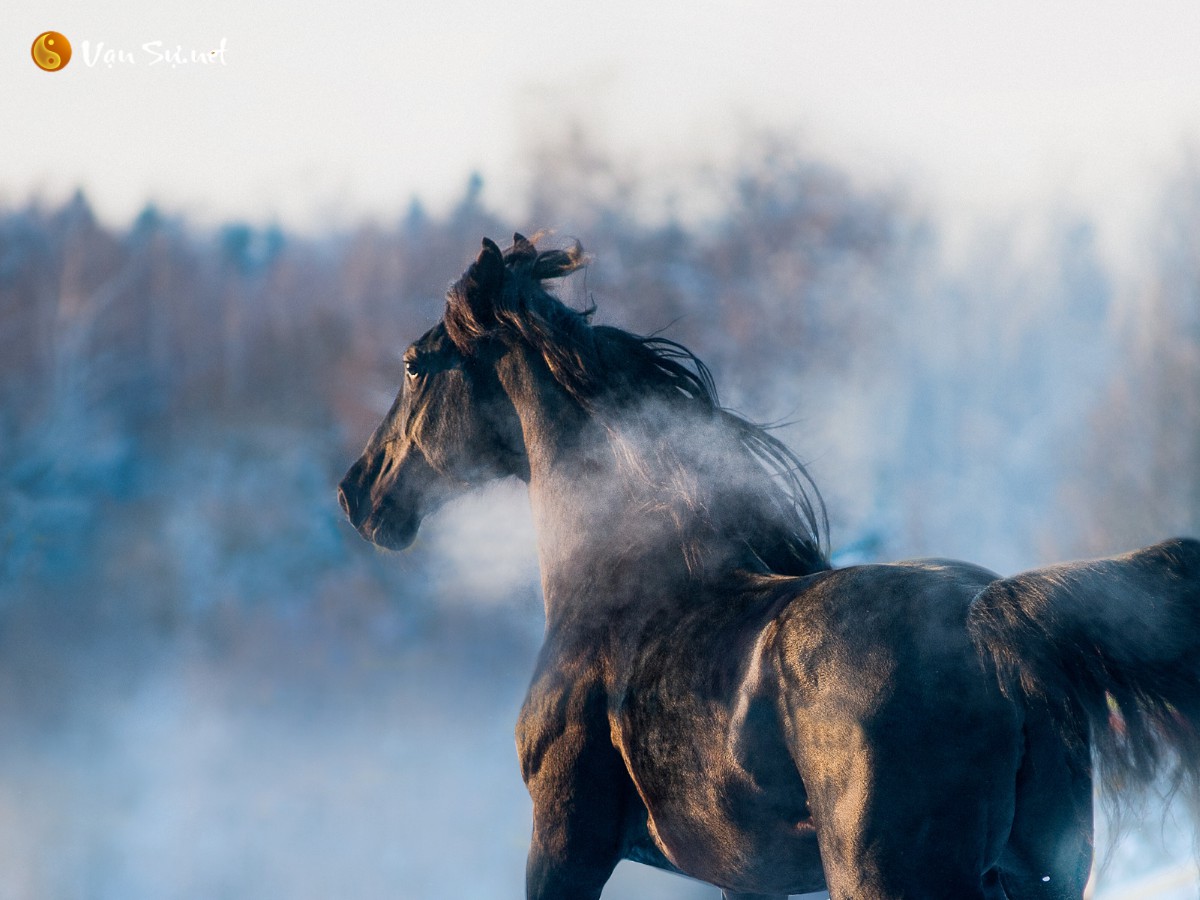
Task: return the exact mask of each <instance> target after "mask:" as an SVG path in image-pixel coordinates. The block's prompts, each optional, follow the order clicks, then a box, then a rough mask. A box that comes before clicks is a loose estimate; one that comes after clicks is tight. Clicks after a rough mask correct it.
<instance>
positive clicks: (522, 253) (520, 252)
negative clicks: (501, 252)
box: [509, 231, 537, 259]
mask: <svg viewBox="0 0 1200 900" xmlns="http://www.w3.org/2000/svg"><path fill="white" fill-rule="evenodd" d="M509 252H510V253H511V254H512V255H513V256H516V257H518V258H520V259H533V258H534V257H536V256H537V248H536V247H535V246H533V241H531V240H529V238H527V237H525V235H523V234H521V232H519V231H518V232H516V233H515V234H514V235H513V245H512V250H511V251H509Z"/></svg>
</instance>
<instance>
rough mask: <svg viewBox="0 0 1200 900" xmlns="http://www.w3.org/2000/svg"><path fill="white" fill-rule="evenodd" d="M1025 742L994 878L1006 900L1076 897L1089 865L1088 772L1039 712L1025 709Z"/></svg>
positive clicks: (1080, 893) (1077, 899)
mask: <svg viewBox="0 0 1200 900" xmlns="http://www.w3.org/2000/svg"><path fill="white" fill-rule="evenodd" d="M1081 740H1083V739H1082V738H1081ZM1026 741H1027V747H1026V750H1025V757H1024V759H1023V760H1022V762H1021V768H1020V770H1019V771H1018V773H1017V792H1016V811H1015V813H1014V815H1013V826H1012V832H1011V834H1010V835H1009V840H1008V846H1007V847H1005V850H1004V853H1003V855H1002V856H1001V858H1000V879H1001V881H1002V882H1003V884H1004V889H1005V891H1006V892H1007V893H1008V896H1009V897H1010V898H1011V900H1080V898H1081V897H1082V896H1083V889H1084V886H1085V885H1086V884H1087V879H1088V873H1089V871H1090V869H1091V865H1092V780H1091V775H1090V773H1089V772H1088V770H1087V768H1086V764H1085V765H1083V766H1081V765H1079V764H1078V763H1076V762H1073V760H1072V757H1071V755H1070V753H1069V751H1068V748H1067V746H1066V745H1065V744H1064V743H1063V740H1062V738H1061V736H1060V735H1059V734H1058V732H1057V730H1056V728H1055V726H1054V724H1053V723H1052V722H1051V721H1050V719H1049V717H1048V716H1047V715H1045V713H1044V712H1039V711H1035V710H1031V712H1030V716H1029V719H1028V720H1027V725H1026ZM1083 746H1086V744H1084V745H1083ZM1081 755H1082V758H1083V759H1084V760H1087V759H1088V758H1089V754H1088V753H1087V751H1086V750H1084V751H1082V754H1081Z"/></svg>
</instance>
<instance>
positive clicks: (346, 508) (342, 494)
mask: <svg viewBox="0 0 1200 900" xmlns="http://www.w3.org/2000/svg"><path fill="white" fill-rule="evenodd" d="M337 496H338V504H339V505H340V506H341V507H342V512H344V513H345V514H346V518H347V519H349V520H350V521H351V522H353V521H354V510H353V509H352V508H351V506H350V498H349V497H348V496H347V495H346V489H345V486H344V485H338V489H337Z"/></svg>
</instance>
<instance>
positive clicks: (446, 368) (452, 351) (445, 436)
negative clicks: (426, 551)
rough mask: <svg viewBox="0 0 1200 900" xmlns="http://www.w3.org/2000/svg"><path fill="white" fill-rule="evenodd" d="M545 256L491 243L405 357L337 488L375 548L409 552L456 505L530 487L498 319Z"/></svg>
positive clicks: (523, 245) (521, 246) (521, 243)
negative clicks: (494, 484)
mask: <svg viewBox="0 0 1200 900" xmlns="http://www.w3.org/2000/svg"><path fill="white" fill-rule="evenodd" d="M538 256H539V254H538V253H537V251H536V250H535V249H534V247H533V244H532V243H531V242H529V241H528V240H526V239H525V238H523V237H521V236H520V235H517V236H516V240H515V241H514V245H513V247H512V249H510V250H509V251H508V252H507V253H502V252H501V251H500V248H499V247H498V246H496V244H495V243H494V242H492V241H491V240H488V239H487V238H485V239H484V241H483V249H482V250H481V251H480V252H479V256H478V258H476V260H475V261H474V262H473V263H472V264H471V265H470V266H469V267H468V268H467V270H466V272H465V273H464V274H463V276H462V277H461V278H460V279H459V280H458V281H457V282H456V283H455V284H454V285H453V287H451V289H450V291H449V292H448V294H447V299H446V312H445V314H444V315H443V317H442V320H441V321H440V322H438V324H437V325H435V326H434V327H433V328H431V329H430V330H429V331H428V332H426V333H425V334H424V335H422V336H421V337H420V338H418V339H417V340H416V341H414V342H413V343H412V344H411V345H410V346H409V347H408V349H407V350H406V351H405V353H404V381H403V384H402V385H401V387H400V391H399V393H398V394H397V395H396V399H395V401H394V402H393V403H392V407H391V409H390V410H389V412H388V414H387V415H386V416H385V417H384V419H383V421H382V422H381V423H380V424H379V427H378V428H377V429H376V430H375V433H374V434H373V435H372V436H371V439H370V440H369V441H368V442H367V446H366V448H365V449H364V450H363V453H362V455H361V456H360V457H359V458H358V460H357V461H356V462H355V463H354V465H353V466H351V467H350V470H349V471H348V472H347V473H346V476H345V478H343V479H342V482H341V484H340V485H339V487H338V499H339V501H340V503H341V505H342V509H343V510H344V511H345V513H346V515H347V517H348V518H349V519H350V522H351V523H352V524H353V525H354V527H355V528H356V529H357V530H358V532H359V533H360V534H361V535H362V536H363V537H365V538H366V539H367V540H369V541H372V542H373V543H375V544H379V545H380V546H383V547H386V548H388V549H393V550H402V549H404V548H405V547H407V546H409V544H411V543H412V542H413V540H414V538H415V537H416V535H417V530H418V528H419V527H420V525H421V520H422V518H423V517H424V516H426V515H428V514H429V513H431V512H433V511H434V510H435V509H437V508H438V507H439V506H441V505H442V504H443V503H445V502H446V501H447V500H449V499H451V498H453V497H455V496H458V495H459V494H462V493H464V492H465V491H467V490H469V489H470V488H472V487H474V486H476V485H479V484H482V483H484V482H486V481H490V480H492V479H495V478H502V477H505V476H510V475H515V476H517V477H521V478H524V479H526V480H528V477H529V474H528V473H529V464H528V460H527V458H526V455H525V445H524V440H523V436H522V433H521V423H520V421H519V420H518V418H517V413H516V410H515V408H514V406H513V403H512V401H511V400H510V399H509V397H508V395H507V394H506V393H505V391H504V389H503V387H502V386H501V383H500V380H499V378H498V376H497V372H496V362H497V360H498V359H499V358H500V357H501V356H502V355H503V354H504V352H505V343H504V340H503V339H502V329H500V328H499V327H498V315H499V310H501V309H502V308H504V307H506V306H510V305H511V304H512V302H513V295H514V294H515V292H516V289H517V282H518V281H519V279H520V277H521V274H522V267H528V265H529V264H530V263H531V262H535V261H536V260H537V258H538Z"/></svg>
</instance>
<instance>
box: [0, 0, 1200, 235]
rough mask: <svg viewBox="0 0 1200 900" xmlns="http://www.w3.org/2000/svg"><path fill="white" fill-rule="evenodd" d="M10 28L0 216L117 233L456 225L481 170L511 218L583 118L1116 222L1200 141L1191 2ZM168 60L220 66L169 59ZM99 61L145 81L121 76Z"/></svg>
mask: <svg viewBox="0 0 1200 900" xmlns="http://www.w3.org/2000/svg"><path fill="white" fill-rule="evenodd" d="M0 16H2V18H0V24H2V28H0V35H2V36H3V53H2V59H0V84H2V85H3V90H2V91H0V121H3V122H4V123H5V125H4V129H3V130H4V132H5V134H4V137H3V138H2V139H0V140H2V141H3V143H0V148H2V151H3V165H2V167H0V200H2V201H4V202H6V203H19V202H21V201H22V200H24V198H26V197H28V196H29V195H31V194H33V193H40V194H41V195H42V196H45V197H47V198H50V199H55V198H58V197H60V196H63V195H65V194H66V193H67V192H69V191H70V190H72V189H73V188H74V187H75V186H82V187H84V188H85V189H86V191H87V192H88V194H89V195H90V196H91V197H92V199H93V202H94V203H95V204H96V206H97V208H98V209H99V210H100V212H101V214H102V215H104V216H105V217H106V218H108V219H110V220H112V221H117V222H121V221H124V220H127V219H128V217H130V216H131V215H133V214H134V212H135V211H136V210H137V209H138V208H140V207H141V206H142V205H143V204H144V203H145V202H146V201H147V200H154V201H157V202H159V203H161V204H163V205H164V206H167V207H169V208H172V209H175V210H179V211H185V212H188V213H190V214H193V215H196V216H199V217H200V218H202V219H203V220H206V221H217V220H221V219H225V218H229V217H245V218H250V219H251V220H256V221H265V220H269V219H278V220H281V221H283V222H284V223H285V224H287V225H290V226H295V227H304V228H311V227H314V226H319V225H320V224H321V223H322V222H326V221H342V222H344V221H347V220H350V219H354V218H356V217H358V216H359V215H362V214H369V215H374V216H378V217H383V218H385V219H390V218H392V217H394V216H397V215H400V214H401V213H402V212H403V210H404V209H405V208H406V207H407V205H408V202H409V200H410V199H411V197H412V196H413V195H419V196H420V197H421V198H422V199H423V200H424V201H425V202H426V203H427V205H429V206H430V207H432V208H434V209H437V208H439V207H440V206H444V204H446V203H448V202H450V201H451V200H452V199H453V198H455V197H457V196H459V195H460V194H461V192H462V190H463V185H464V184H465V182H466V179H467V177H468V175H469V173H470V172H471V171H472V170H478V171H479V172H481V173H482V174H483V176H484V179H485V185H486V195H485V196H486V198H487V199H488V200H489V201H490V202H491V203H493V204H496V205H499V206H501V207H502V208H504V207H505V204H511V203H513V201H514V199H515V198H518V197H520V196H521V194H522V187H523V185H524V183H525V179H526V177H527V174H528V172H527V169H526V167H525V166H524V165H523V164H522V162H521V158H522V151H523V149H524V148H526V147H528V146H529V143H530V134H531V132H536V131H538V130H544V129H548V128H550V127H552V125H553V123H554V122H556V121H559V120H561V119H562V117H563V116H566V115H569V116H573V117H577V118H578V119H580V120H581V121H583V122H585V123H587V124H588V125H589V127H590V128H591V129H592V130H593V131H594V132H596V133H598V134H600V135H602V136H603V139H604V140H605V141H607V142H608V143H609V144H611V146H612V147H614V148H616V150H617V151H618V152H620V153H622V154H625V155H628V156H629V157H630V158H636V159H637V160H638V161H639V164H641V165H644V166H645V167H646V168H647V169H648V170H650V171H655V170H657V171H663V172H665V171H668V170H669V168H670V167H671V166H673V165H675V166H678V165H681V164H690V163H693V162H695V161H697V160H705V159H714V160H717V161H720V160H724V159H728V158H729V156H730V155H731V154H732V153H734V152H735V148H736V147H737V145H738V140H739V136H740V135H742V134H744V132H745V131H746V130H747V127H748V126H749V125H753V126H755V127H759V126H761V127H768V128H774V129H778V130H782V131H784V132H787V133H795V134H796V135H797V136H799V137H800V138H801V140H802V141H803V143H804V145H805V146H807V147H809V148H811V149H812V151H813V152H815V153H818V154H820V155H821V156H823V157H825V158H828V159H830V160H833V161H836V162H838V163H840V164H842V165H844V166H846V167H848V168H849V169H851V170H852V171H853V172H855V173H857V175H858V176H859V177H861V178H863V179H865V180H868V181H887V180H889V179H891V178H895V177H900V178H904V179H907V180H908V181H909V182H910V183H911V184H912V185H913V186H914V188H915V189H916V190H917V192H918V193H919V194H920V195H921V196H922V197H924V198H927V199H928V201H929V202H930V203H932V204H933V205H935V207H937V208H939V209H940V210H943V211H946V213H947V215H949V216H951V217H954V216H958V217H963V216H974V215H977V214H980V213H986V214H996V215H1005V214H1007V213H1008V212H1009V211H1010V210H1011V209H1013V208H1017V207H1025V206H1030V207H1038V208H1041V207H1049V206H1053V205H1054V204H1059V203H1063V202H1066V203H1074V204H1077V205H1082V206H1085V207H1087V208H1088V209H1089V210H1094V211H1095V212H1096V214H1097V216H1098V217H1099V218H1100V219H1102V220H1103V219H1105V217H1107V218H1108V219H1109V220H1120V219H1123V218H1126V217H1128V216H1129V215H1130V214H1131V213H1132V212H1135V211H1136V208H1137V205H1138V203H1139V202H1140V201H1141V200H1142V198H1144V197H1145V196H1147V195H1148V193H1149V192H1151V191H1153V190H1154V189H1155V187H1156V186H1157V185H1158V184H1159V183H1160V182H1161V178H1162V175H1163V173H1164V172H1166V171H1169V170H1170V168H1171V167H1172V166H1174V165H1176V164H1177V161H1178V159H1179V158H1180V156H1181V154H1182V148H1183V147H1184V146H1185V143H1186V141H1187V140H1188V139H1189V138H1191V139H1195V138H1196V136H1197V135H1200V4H1198V3H1195V2H1183V0H1181V2H1161V3H1153V2H1150V3H1147V2H1140V3H1134V2H1129V3H1112V2H1096V0H1092V2H1054V0H1006V2H1002V3H1001V2H980V0H973V2H961V0H955V2H949V0H937V2H920V3H903V2H894V0H893V2H885V0H838V2H823V3H815V2H741V3H737V4H735V3H709V2H704V0H696V2H693V3H689V4H684V3H676V2H658V3H656V2H652V0H606V2H598V0H592V2H587V3H579V2H570V0H564V2H559V3H554V4H547V3H541V4H529V5H527V4H521V3H513V2H507V3H484V2H478V0H440V2H422V3H408V2H399V3H386V2H367V0H350V2H339V3H321V4H315V3H302V2H298V3H294V4H289V5H286V6H285V5H283V4H279V5H277V6H276V7H274V8H268V7H267V6H265V5H263V4H255V3H252V2H245V0H210V2H207V3H205V4H186V5H185V4H164V3H157V2H149V0H130V2H125V3H122V4H120V5H119V6H115V5H113V4H96V3H93V2H84V0H49V2H37V3H35V2H30V0H20V2H17V3H15V4H14V3H11V2H10V3H9V4H7V5H6V7H5V10H4V12H3V13H2V14H0ZM48 29H53V30H56V31H60V32H62V33H64V34H65V35H66V36H67V37H68V38H69V39H70V40H71V42H72V44H73V47H74V55H73V58H72V60H71V62H70V64H69V65H68V66H67V67H66V68H65V69H64V70H63V71H61V72H56V73H47V72H42V71H41V70H39V69H38V68H36V67H35V66H34V65H33V63H32V60H31V58H30V45H31V43H32V41H33V39H34V38H35V37H36V36H37V35H38V34H39V33H40V32H42V31H44V30H48ZM85 42H86V47H85ZM154 42H161V43H154ZM148 43H150V44H152V46H153V47H154V48H155V49H157V50H159V51H165V50H178V51H181V52H182V55H183V56H184V57H190V56H191V55H192V51H195V52H196V55H200V56H202V55H206V54H210V53H211V51H213V50H218V49H220V48H224V49H223V63H224V64H221V61H220V59H221V58H222V57H210V58H213V59H214V62H213V63H212V64H208V65H202V64H198V63H191V62H189V63H186V64H183V65H174V66H173V65H171V64H170V63H169V62H166V61H160V62H158V63H156V64H151V61H152V60H153V59H154V57H153V56H152V55H151V54H150V53H149V52H148V51H147V50H145V49H143V45H145V44H148ZM101 45H103V50H116V51H124V53H125V55H126V56H128V57H132V58H133V59H134V60H135V62H134V63H133V64H129V63H124V62H117V63H115V64H113V65H112V66H111V67H110V66H108V65H106V63H105V61H104V58H103V55H102V51H101ZM89 62H91V63H92V64H91V65H89Z"/></svg>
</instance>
